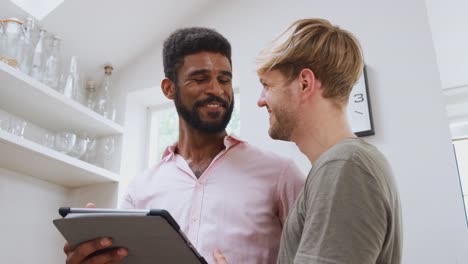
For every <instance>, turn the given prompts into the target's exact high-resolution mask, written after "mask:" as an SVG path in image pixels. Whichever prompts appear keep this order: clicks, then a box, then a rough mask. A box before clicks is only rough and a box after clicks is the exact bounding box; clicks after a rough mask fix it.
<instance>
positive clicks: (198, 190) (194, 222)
mask: <svg viewBox="0 0 468 264" xmlns="http://www.w3.org/2000/svg"><path fill="white" fill-rule="evenodd" d="M202 199H203V184H202V183H200V182H199V181H197V182H196V183H195V191H194V196H193V201H192V202H193V204H192V212H191V215H190V216H191V224H190V237H191V240H193V243H195V244H197V241H198V234H199V226H200V217H201V206H202Z"/></svg>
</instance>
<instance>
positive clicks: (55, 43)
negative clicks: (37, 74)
mask: <svg viewBox="0 0 468 264" xmlns="http://www.w3.org/2000/svg"><path fill="white" fill-rule="evenodd" d="M60 41H61V40H60V38H59V37H58V36H57V35H54V36H53V38H52V42H51V47H50V53H49V55H48V56H47V57H46V60H45V67H44V72H43V78H42V82H43V83H44V84H46V85H48V86H49V87H51V88H53V89H56V90H57V89H58V82H59V79H60Z"/></svg>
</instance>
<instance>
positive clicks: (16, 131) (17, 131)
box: [9, 116, 28, 138]
mask: <svg viewBox="0 0 468 264" xmlns="http://www.w3.org/2000/svg"><path fill="white" fill-rule="evenodd" d="M27 124H28V123H27V122H26V121H25V120H24V119H22V118H19V117H15V116H10V127H9V132H10V133H12V134H13V135H16V136H18V137H21V138H22V137H24V130H25V129H26V126H27Z"/></svg>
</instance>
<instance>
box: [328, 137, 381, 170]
mask: <svg viewBox="0 0 468 264" xmlns="http://www.w3.org/2000/svg"><path fill="white" fill-rule="evenodd" d="M380 159H382V160H384V159H385V157H384V155H383V154H382V153H381V152H380V151H379V150H378V149H377V148H376V147H375V146H374V145H371V144H369V143H367V142H366V141H364V140H362V139H359V138H350V139H345V140H342V141H341V142H339V143H337V144H336V145H334V146H333V147H331V148H330V149H329V150H327V151H326V152H325V153H324V154H323V155H322V156H321V157H320V159H319V162H320V163H321V164H325V163H328V162H333V161H349V162H352V163H356V164H361V163H366V162H369V161H371V160H374V161H375V160H380Z"/></svg>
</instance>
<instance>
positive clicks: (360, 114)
mask: <svg viewBox="0 0 468 264" xmlns="http://www.w3.org/2000/svg"><path fill="white" fill-rule="evenodd" d="M347 112H348V120H349V123H350V125H351V129H352V130H353V132H354V134H356V135H357V136H359V137H363V136H370V135H374V134H375V133H374V124H373V122H372V112H371V108H370V102H369V92H368V90H367V78H366V71H365V68H364V70H363V72H362V75H361V78H359V81H358V83H357V84H356V85H355V86H354V88H353V90H352V91H351V94H350V96H349V102H348V109H347Z"/></svg>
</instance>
